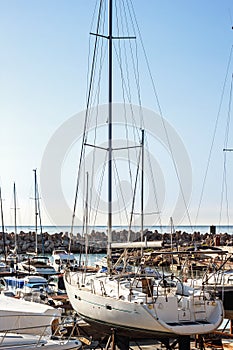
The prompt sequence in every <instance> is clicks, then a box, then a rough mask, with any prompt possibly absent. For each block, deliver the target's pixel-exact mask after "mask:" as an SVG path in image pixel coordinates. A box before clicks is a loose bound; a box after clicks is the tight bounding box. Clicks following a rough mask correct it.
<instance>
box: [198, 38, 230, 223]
mask: <svg viewBox="0 0 233 350" xmlns="http://www.w3.org/2000/svg"><path fill="white" fill-rule="evenodd" d="M232 51H233V45H232V46H231V50H230V55H229V59H228V63H227V70H226V75H225V79H224V83H223V88H222V93H221V97H220V103H219V108H218V113H217V117H216V121H215V126H214V133H213V138H212V141H211V145H210V150H209V156H208V160H207V165H206V170H205V175H204V180H203V184H202V189H201V195H200V200H199V204H198V209H197V214H196V219H195V225H196V224H197V220H198V217H199V212H200V209H201V204H202V200H203V195H204V189H205V184H206V180H207V174H208V171H209V167H210V160H211V156H212V152H213V147H214V141H215V138H216V133H217V127H218V122H219V117H220V111H221V108H222V104H223V96H224V94H225V89H226V83H227V77H228V74H229V69H230V63H231V60H232Z"/></svg>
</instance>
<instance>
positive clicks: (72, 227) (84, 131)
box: [69, 0, 103, 252]
mask: <svg viewBox="0 0 233 350" xmlns="http://www.w3.org/2000/svg"><path fill="white" fill-rule="evenodd" d="M102 2H103V0H101V1H100V6H99V14H98V20H97V30H96V33H98V31H99V25H100V15H101V8H102ZM97 42H98V37H97V36H96V38H95V44H94V53H93V59H92V67H91V74H90V86H89V90H88V97H87V107H86V111H88V110H89V103H90V96H91V91H92V84H93V78H94V62H95V57H96V49H97ZM87 116H88V113H87V112H86V117H85V121H84V130H83V138H82V146H81V154H80V159H79V168H78V176H77V181H76V190H75V199H74V207H73V214H72V222H71V234H70V235H71V238H72V237H73V231H74V220H75V213H76V206H77V200H78V189H79V183H80V176H81V164H82V159H83V158H82V156H83V153H84V145H85V140H86V132H87ZM70 242H71V240H70ZM70 249H71V243H70V244H69V252H70Z"/></svg>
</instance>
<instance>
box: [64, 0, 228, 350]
mask: <svg viewBox="0 0 233 350" xmlns="http://www.w3.org/2000/svg"><path fill="white" fill-rule="evenodd" d="M101 3H103V2H101ZM113 8H115V7H114V6H113V1H112V0H109V2H108V14H109V20H108V31H109V32H108V35H103V34H102V33H98V30H97V34H95V36H96V41H97V40H99V39H101V40H103V38H105V39H107V40H108V50H109V53H108V78H109V86H108V116H107V122H108V145H107V147H105V148H103V147H102V146H100V147H99V148H100V149H101V150H103V149H104V150H105V151H106V153H107V155H108V156H107V157H108V160H107V162H106V163H107V165H108V245H107V265H108V267H107V269H104V270H103V269H101V270H99V271H98V272H93V271H89V270H88V269H86V268H85V266H84V267H83V268H82V269H80V271H71V270H69V269H67V270H66V271H65V274H64V282H65V287H66V291H67V294H68V297H69V300H70V302H71V304H72V307H73V308H74V309H75V310H76V311H77V313H78V314H79V315H80V316H81V317H82V318H83V319H84V320H85V321H87V322H88V323H90V324H92V325H94V326H95V327H96V328H99V329H101V331H103V330H104V331H106V332H107V333H111V332H112V330H114V332H116V333H117V334H118V335H119V336H122V337H127V338H130V337H131V338H137V337H140V338H143V337H144V338H145V337H146V338H148V337H154V338H156V337H157V338H159V337H162V338H164V337H173V338H174V337H182V336H183V337H187V336H190V335H193V334H205V333H210V332H213V331H214V330H215V329H216V328H218V326H219V325H220V324H221V322H222V319H223V305H222V302H221V301H219V300H217V299H216V298H214V297H213V296H210V295H209V294H208V293H206V292H205V291H204V290H202V289H190V291H189V293H188V295H185V294H184V293H183V290H182V287H181V288H180V281H178V280H177V279H176V278H175V276H174V275H171V276H170V277H169V278H167V277H166V276H163V277H162V278H161V279H158V276H157V275H156V274H154V273H153V271H149V272H148V271H147V270H146V269H144V268H143V267H142V268H141V269H140V268H139V269H138V270H137V271H134V272H128V271H127V269H126V266H124V267H125V268H123V270H122V271H121V272H120V273H117V272H116V270H115V267H114V265H113V264H112V249H113V248H120V247H121V249H123V250H124V256H123V260H124V259H125V258H126V252H127V251H126V249H127V248H130V247H131V248H135V247H136V248H139V247H140V248H141V253H143V247H144V248H146V247H149V244H147V243H151V244H150V247H156V246H158V242H154V245H153V244H152V242H146V241H143V240H142V241H141V242H139V243H138V242H137V243H135V242H132V243H131V242H130V241H128V242H127V243H124V244H123V245H121V244H120V243H113V242H112V231H113V229H112V216H113V215H112V211H113V210H112V209H113V208H112V206H113V198H112V188H113V182H112V181H113V180H112V172H113V151H115V149H114V147H113V142H112V141H113V140H112V126H113V123H112V117H113V101H112V100H113V98H112V95H113V94H112V77H113V67H112V65H113V59H112V56H113V40H114V39H118V40H120V39H122V37H115V36H114V35H113V25H112V23H113ZM100 17H101V15H100V16H99V18H100ZM132 110H133V109H132ZM120 111H121V110H120ZM120 111H119V113H120ZM87 113H88V112H87ZM84 134H85V133H84ZM84 139H85V136H84ZM143 139H144V133H143V132H142V137H141V144H140V145H139V147H141V150H142V157H141V159H142V161H143V144H144V142H143ZM84 144H87V141H86V139H85V140H84ZM122 147H123V146H122ZM141 177H142V178H143V174H142V176H141ZM141 202H142V213H143V192H142V194H141ZM141 217H142V232H141V234H142V237H143V215H142V216H141ZM73 220H74V214H73V218H72V224H73ZM71 231H72V229H71ZM178 285H179V288H177V286H178ZM183 348H185V347H183ZM185 349H187V347H186V348H185Z"/></svg>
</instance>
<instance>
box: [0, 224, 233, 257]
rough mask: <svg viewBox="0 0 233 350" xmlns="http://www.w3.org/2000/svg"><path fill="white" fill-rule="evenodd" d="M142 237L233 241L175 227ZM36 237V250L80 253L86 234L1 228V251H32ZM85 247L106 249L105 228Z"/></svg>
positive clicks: (177, 242)
mask: <svg viewBox="0 0 233 350" xmlns="http://www.w3.org/2000/svg"><path fill="white" fill-rule="evenodd" d="M112 236H113V242H127V240H128V239H129V240H130V241H139V240H140V239H141V233H140V231H137V232H134V231H131V232H130V235H129V237H128V230H126V229H123V230H120V231H113V234H112ZM143 236H144V237H143V239H144V240H145V239H146V240H147V241H156V240H159V241H161V240H162V241H163V246H164V247H166V246H167V247H168V246H169V245H171V242H172V244H173V246H179V247H182V246H183V247H185V246H189V245H192V244H194V243H199V244H206V245H209V246H213V245H232V244H233V241H232V235H230V234H228V233H220V234H215V233H209V232H206V233H200V232H194V233H187V232H182V231H176V232H174V233H173V234H172V236H171V234H170V233H159V232H158V231H157V230H155V231H150V230H144V233H143ZM36 241H37V247H38V253H46V254H51V253H52V251H53V250H54V249H59V248H64V249H67V250H68V249H69V246H70V247H71V251H72V252H74V253H80V252H83V251H84V246H85V238H84V236H83V235H81V234H80V233H77V234H75V235H74V236H73V237H71V236H70V234H69V232H59V233H54V234H49V233H48V232H44V233H42V234H41V233H37V235H36V234H35V232H33V231H29V232H23V231H21V232H20V233H18V234H17V235H16V236H15V234H14V232H11V233H9V232H7V233H4V235H3V233H2V232H0V254H3V253H4V246H5V248H6V251H7V252H9V251H10V250H14V249H15V246H17V252H18V253H22V254H23V253H26V252H34V251H35V246H36ZM87 241H88V247H89V252H90V253H105V252H106V248H107V236H106V233H105V232H102V231H98V230H92V232H91V233H90V234H88V239H87Z"/></svg>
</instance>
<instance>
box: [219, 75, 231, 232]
mask: <svg viewBox="0 0 233 350" xmlns="http://www.w3.org/2000/svg"><path fill="white" fill-rule="evenodd" d="M232 85H233V75H232V76H231V86H230V96H229V104H228V115H227V125H226V132H225V141H224V148H223V152H224V157H223V158H224V159H223V180H222V191H221V204H220V217H219V226H220V223H221V218H222V210H223V197H224V193H225V201H226V216H227V224H228V226H229V222H230V220H229V202H228V191H227V152H228V151H229V150H231V149H228V140H229V130H230V121H231V105H232Z"/></svg>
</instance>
